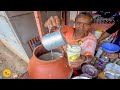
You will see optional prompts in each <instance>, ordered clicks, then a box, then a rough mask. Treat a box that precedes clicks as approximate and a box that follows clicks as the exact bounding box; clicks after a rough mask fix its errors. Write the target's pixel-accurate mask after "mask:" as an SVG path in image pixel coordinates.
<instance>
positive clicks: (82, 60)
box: [69, 55, 87, 69]
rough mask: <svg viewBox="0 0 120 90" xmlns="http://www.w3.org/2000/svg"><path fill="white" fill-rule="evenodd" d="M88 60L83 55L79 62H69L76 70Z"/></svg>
mask: <svg viewBox="0 0 120 90" xmlns="http://www.w3.org/2000/svg"><path fill="white" fill-rule="evenodd" d="M86 59H87V58H86V56H84V55H81V56H80V58H79V59H78V60H74V61H72V62H69V65H70V66H71V67H72V68H74V69H80V68H81V65H82V64H83V63H84V61H86Z"/></svg>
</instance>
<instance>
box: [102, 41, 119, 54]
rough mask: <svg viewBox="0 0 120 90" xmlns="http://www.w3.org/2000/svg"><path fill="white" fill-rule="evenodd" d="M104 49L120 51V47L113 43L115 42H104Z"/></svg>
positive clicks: (109, 51) (110, 51) (112, 51)
mask: <svg viewBox="0 0 120 90" xmlns="http://www.w3.org/2000/svg"><path fill="white" fill-rule="evenodd" d="M102 49H103V50H104V51H105V52H106V53H115V52H118V51H119V50H120V47H119V46H118V45H116V44H113V43H104V44H102Z"/></svg>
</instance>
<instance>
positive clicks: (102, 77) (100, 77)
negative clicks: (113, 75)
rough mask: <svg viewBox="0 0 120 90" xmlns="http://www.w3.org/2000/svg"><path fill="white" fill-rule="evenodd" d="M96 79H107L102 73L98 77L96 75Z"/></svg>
mask: <svg viewBox="0 0 120 90" xmlns="http://www.w3.org/2000/svg"><path fill="white" fill-rule="evenodd" d="M98 78H99V79H107V78H106V77H105V75H104V72H100V73H99V75H98Z"/></svg>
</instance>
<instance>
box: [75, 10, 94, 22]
mask: <svg viewBox="0 0 120 90" xmlns="http://www.w3.org/2000/svg"><path fill="white" fill-rule="evenodd" d="M82 16H89V17H90V18H91V20H90V22H91V23H92V22H93V21H94V19H93V16H92V15H91V14H90V13H89V12H81V13H79V14H78V15H77V16H76V18H75V21H76V20H77V19H78V18H80V17H82Z"/></svg>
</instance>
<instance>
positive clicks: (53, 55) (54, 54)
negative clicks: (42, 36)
mask: <svg viewBox="0 0 120 90" xmlns="http://www.w3.org/2000/svg"><path fill="white" fill-rule="evenodd" d="M59 57H62V53H59V52H53V51H51V52H48V53H46V54H43V55H41V56H39V57H38V58H39V59H41V60H46V61H47V60H53V59H57V58H59Z"/></svg>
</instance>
